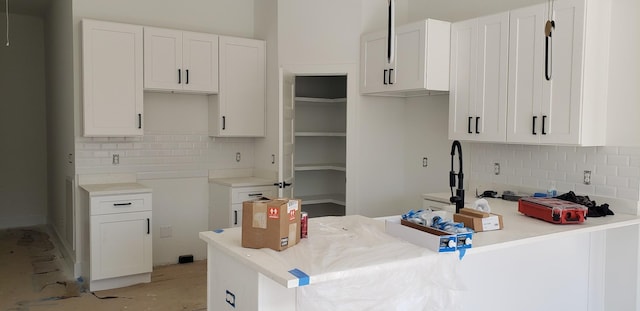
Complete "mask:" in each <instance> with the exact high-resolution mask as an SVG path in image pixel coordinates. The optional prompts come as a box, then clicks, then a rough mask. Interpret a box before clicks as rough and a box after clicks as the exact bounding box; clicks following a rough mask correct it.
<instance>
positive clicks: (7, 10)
mask: <svg viewBox="0 0 640 311" xmlns="http://www.w3.org/2000/svg"><path fill="white" fill-rule="evenodd" d="M4 4H5V13H6V16H7V44H6V46H9V0H5V1H4Z"/></svg>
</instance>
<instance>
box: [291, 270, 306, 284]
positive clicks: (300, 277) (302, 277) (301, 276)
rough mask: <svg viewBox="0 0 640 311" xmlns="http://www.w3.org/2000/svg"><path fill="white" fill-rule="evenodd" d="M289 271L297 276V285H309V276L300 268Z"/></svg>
mask: <svg viewBox="0 0 640 311" xmlns="http://www.w3.org/2000/svg"><path fill="white" fill-rule="evenodd" d="M289 273H291V274H293V276H295V277H297V278H298V286H305V285H309V276H308V275H307V274H306V273H304V272H302V271H301V270H300V269H293V270H289Z"/></svg>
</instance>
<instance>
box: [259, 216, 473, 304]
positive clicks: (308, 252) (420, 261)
mask: <svg viewBox="0 0 640 311" xmlns="http://www.w3.org/2000/svg"><path fill="white" fill-rule="evenodd" d="M269 253H270V254H271V255H272V256H275V257H278V259H279V260H278V261H279V262H282V263H283V264H286V263H295V264H296V265H297V266H296V267H283V268H286V269H299V270H301V271H303V272H305V273H306V274H307V275H309V276H310V285H307V286H302V287H298V288H296V291H297V309H298V310H305V311H314V310H318V311H327V310H332V311H338V310H354V311H355V310H447V311H455V310H459V309H460V307H459V299H457V298H458V295H460V294H461V290H462V286H461V283H460V280H459V277H458V276H457V272H456V271H457V266H458V265H459V264H460V263H459V260H458V255H457V254H453V253H451V254H444V253H435V252H433V251H431V250H428V249H425V248H422V247H419V246H416V245H413V244H410V243H408V242H406V241H402V240H399V239H397V238H395V237H392V236H390V235H387V234H386V233H385V232H384V221H381V220H375V219H370V218H366V217H362V216H355V215H354V216H345V217H323V218H318V219H311V220H310V223H309V238H308V239H303V240H302V241H301V242H300V243H299V244H298V245H296V246H294V247H292V248H289V249H287V250H286V251H283V252H269Z"/></svg>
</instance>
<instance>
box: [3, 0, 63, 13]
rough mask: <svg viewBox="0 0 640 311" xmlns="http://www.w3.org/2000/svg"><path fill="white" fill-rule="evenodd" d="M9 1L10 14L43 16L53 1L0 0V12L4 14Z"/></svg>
mask: <svg viewBox="0 0 640 311" xmlns="http://www.w3.org/2000/svg"><path fill="white" fill-rule="evenodd" d="M5 1H9V13H10V14H22V15H32V16H44V13H45V12H46V11H47V8H48V7H49V3H50V1H54V0H0V12H2V13H3V14H4V13H5V11H6V10H5V8H6V3H5Z"/></svg>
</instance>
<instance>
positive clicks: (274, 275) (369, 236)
mask: <svg viewBox="0 0 640 311" xmlns="http://www.w3.org/2000/svg"><path fill="white" fill-rule="evenodd" d="M384 225H385V224H384V222H383V221H380V220H376V219H372V218H367V217H364V216H359V215H350V216H342V217H318V218H310V219H309V226H308V228H309V229H308V230H309V231H308V232H309V238H306V239H302V240H301V241H300V243H298V244H297V245H295V246H293V247H291V248H288V249H286V250H284V251H282V252H277V251H274V250H271V249H268V248H262V249H251V248H243V247H242V246H241V237H242V228H229V229H224V230H222V231H221V232H220V231H217V232H214V231H205V232H200V239H202V240H204V241H206V242H207V243H208V245H209V247H216V248H218V249H220V250H221V251H222V252H224V253H225V254H227V255H229V256H231V257H232V258H233V259H234V260H238V261H239V262H241V263H242V264H244V265H247V266H248V267H250V268H251V269H253V270H255V271H257V272H260V273H261V274H263V275H265V276H267V277H269V278H271V279H272V280H274V281H275V282H276V283H279V284H281V285H282V286H284V287H286V288H293V287H298V286H299V279H298V277H296V276H295V275H293V274H291V273H290V272H289V271H290V270H293V269H298V270H300V271H303V272H304V273H305V274H307V275H308V276H309V284H315V283H321V282H326V281H331V280H337V279H341V278H345V277H348V276H350V275H359V274H363V273H365V274H366V273H370V271H371V270H370V269H371V268H372V267H373V268H375V269H376V271H382V270H384V269H404V268H407V267H410V268H411V267H415V266H417V265H420V264H425V261H426V264H429V263H433V264H435V262H436V261H443V260H450V261H455V260H457V257H456V256H455V255H453V254H443V256H433V255H434V254H436V253H434V252H432V251H430V250H428V249H425V248H421V247H416V246H415V245H413V244H410V243H408V242H405V241H401V240H398V239H396V238H394V237H392V236H390V235H387V234H385V233H384ZM209 260H214V259H211V258H210V259H209ZM411 269H413V268H411ZM367 271H368V272H367Z"/></svg>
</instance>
